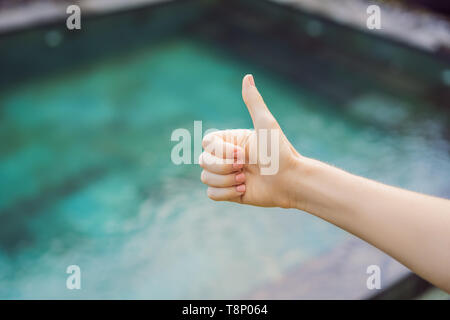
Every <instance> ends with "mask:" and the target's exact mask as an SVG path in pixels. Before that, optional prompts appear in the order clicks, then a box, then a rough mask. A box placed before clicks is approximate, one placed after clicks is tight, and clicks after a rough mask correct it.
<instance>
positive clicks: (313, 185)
mask: <svg viewBox="0 0 450 320" xmlns="http://www.w3.org/2000/svg"><path fill="white" fill-rule="evenodd" d="M298 161H299V164H298V166H297V167H296V169H294V171H295V172H296V173H295V174H292V179H291V181H290V182H289V184H291V185H292V188H293V190H296V191H297V194H296V197H295V199H297V201H294V202H293V206H294V207H295V208H297V209H300V210H304V211H307V212H309V213H311V214H314V215H316V216H318V217H320V218H322V219H324V220H327V221H329V222H331V223H333V224H335V225H336V226H338V227H340V228H342V229H344V230H346V231H348V232H351V233H352V234H354V235H356V236H358V237H359V238H361V239H363V240H365V241H367V242H369V243H371V244H372V245H374V246H376V247H377V248H379V249H380V250H382V251H384V252H386V253H387V254H389V255H390V256H392V257H394V258H395V259H397V260H398V261H400V262H401V263H403V264H404V265H405V266H407V267H408V268H410V269H411V270H412V271H414V272H415V273H417V274H418V275H420V276H422V277H423V278H424V279H427V280H428V281H430V282H431V283H433V284H435V285H436V286H438V287H441V288H442V289H444V290H445V291H447V292H450V201H449V200H444V199H440V198H435V197H431V196H426V195H422V194H419V193H415V192H411V191H407V190H403V189H399V188H395V187H391V186H387V185H384V184H381V183H378V182H375V181H372V180H368V179H365V178H362V177H358V176H355V175H352V174H350V173H347V172H345V171H342V170H339V169H337V168H334V167H331V166H329V165H326V164H324V163H321V162H319V161H315V160H311V159H299V160H298ZM296 178H297V179H296Z"/></svg>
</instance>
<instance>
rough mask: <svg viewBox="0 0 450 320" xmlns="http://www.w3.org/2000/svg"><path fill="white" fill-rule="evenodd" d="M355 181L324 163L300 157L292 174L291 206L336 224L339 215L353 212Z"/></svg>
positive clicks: (350, 176)
mask: <svg viewBox="0 0 450 320" xmlns="http://www.w3.org/2000/svg"><path fill="white" fill-rule="evenodd" d="M355 178H357V177H356V176H353V175H352V174H350V173H347V172H345V171H343V170H341V169H338V168H335V167H333V166H330V165H328V164H326V163H323V162H321V161H318V160H315V159H311V158H307V157H303V156H301V157H298V158H297V159H295V165H294V169H293V172H292V173H291V174H289V183H288V185H289V190H290V192H289V198H290V201H289V203H290V207H291V208H295V209H298V210H302V211H306V212H309V213H311V214H313V215H316V216H318V217H321V218H323V219H325V220H327V221H330V222H333V220H334V219H335V217H336V214H339V213H343V212H347V213H350V212H351V211H352V210H353V209H352V208H353V207H352V203H353V202H355V201H354V200H355V199H353V198H352V197H353V195H352V194H353V192H354V191H352V189H353V188H351V184H352V181H353V180H354V179H355Z"/></svg>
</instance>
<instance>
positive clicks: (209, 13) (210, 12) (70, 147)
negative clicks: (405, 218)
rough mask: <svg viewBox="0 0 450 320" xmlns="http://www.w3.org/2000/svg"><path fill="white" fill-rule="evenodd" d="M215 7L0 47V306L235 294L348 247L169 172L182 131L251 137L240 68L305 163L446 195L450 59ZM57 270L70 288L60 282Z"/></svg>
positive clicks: (188, 172)
mask: <svg viewBox="0 0 450 320" xmlns="http://www.w3.org/2000/svg"><path fill="white" fill-rule="evenodd" d="M238 5H242V6H243V9H242V10H239V11H237V10H234V9H235V8H234V7H233V6H238ZM217 6H219V5H217ZM217 6H216V5H205V4H204V3H203V2H202V1H188V2H186V3H182V4H179V3H175V4H167V5H163V6H157V7H149V8H146V9H141V10H138V11H130V12H125V13H121V14H116V15H111V16H107V17H94V18H92V19H89V20H88V21H87V22H86V23H85V26H84V27H83V31H82V32H81V33H79V34H71V33H70V32H68V31H64V29H62V27H59V26H58V25H49V26H45V27H42V28H40V29H38V30H35V31H26V32H21V33H16V34H10V35H6V36H4V37H3V41H2V42H1V43H2V48H1V50H0V60H1V61H2V63H4V61H7V62H8V63H7V64H6V65H2V69H3V70H5V74H4V76H3V77H2V81H0V123H1V126H0V137H1V141H2V144H1V147H0V156H1V161H0V176H1V179H0V190H1V192H0V270H1V272H0V283H1V286H0V298H6V299H9V298H37V299H46V298H86V299H90V298H113V299H114V298H125V299H129V298H136V299H141V298H148V299H161V298H169V299H170V298H172V299H179V298H192V299H197V298H239V297H242V296H246V295H248V294H249V293H251V292H252V291H253V290H254V289H255V288H257V287H259V286H261V285H263V284H266V283H271V282H276V281H277V279H279V278H280V277H282V276H283V274H285V273H286V272H287V270H291V269H292V268H295V267H296V266H299V265H302V264H303V263H305V262H307V261H308V260H310V259H313V258H314V257H317V256H320V255H321V254H324V253H325V252H328V251H331V250H333V248H335V247H336V246H338V245H339V244H342V243H344V242H345V241H347V240H348V239H349V238H350V235H348V234H347V233H345V232H343V231H341V230H339V229H338V228H336V227H334V226H332V225H330V224H328V223H326V222H323V221H320V220H319V219H317V218H314V217H312V216H310V215H308V214H305V213H301V212H295V211H291V210H287V211H286V210H282V209H277V208H273V209H260V208H254V207H241V206H237V205H235V204H228V203H216V202H213V201H210V200H209V199H208V198H207V197H206V194H205V186H204V185H202V184H201V182H200V180H199V175H200V171H201V170H200V168H199V167H198V166H195V165H182V166H176V165H174V164H173V163H172V162H171V161H170V152H171V148H172V147H173V146H174V144H175V143H173V142H171V141H170V135H171V133H172V131H173V130H175V129H177V128H187V129H189V130H193V122H194V121H195V120H201V121H202V122H203V129H204V130H206V129H208V128H219V129H223V128H240V127H251V119H250V117H249V115H248V113H247V110H246V108H245V106H244V104H243V102H242V101H241V93H240V85H241V78H242V76H243V75H244V74H245V73H253V74H254V75H255V79H256V81H257V83H258V87H259V88H260V90H261V92H262V94H263V95H264V98H265V100H266V102H267V104H268V105H269V106H270V108H271V110H272V112H273V113H274V115H275V116H276V117H277V119H278V121H279V123H280V125H281V126H282V127H283V129H284V130H285V132H286V135H287V136H288V137H289V139H290V140H291V141H292V143H293V144H294V146H295V147H296V148H297V149H298V150H299V151H300V152H302V153H304V154H305V155H307V156H310V157H315V158H318V159H321V160H323V161H326V162H329V163H332V164H334V165H336V166H339V167H341V168H344V169H347V170H350V171H351V172H353V173H356V174H361V175H364V176H367V177H370V178H374V179H377V180H380V181H383V182H386V183H390V184H394V185H398V186H401V187H405V188H409V189H413V190H417V191H421V192H426V193H430V194H435V195H438V196H446V197H448V196H449V195H450V185H449V181H450V179H449V178H450V153H449V151H450V143H449V136H450V135H449V113H448V107H449V105H448V100H446V99H444V98H442V96H444V97H445V94H446V93H445V92H446V91H448V85H449V83H446V80H445V79H446V78H445V77H446V74H447V73H448V72H450V71H449V70H450V65H449V64H448V62H447V61H444V60H440V59H438V58H435V57H431V56H429V55H427V54H424V53H421V52H416V51H414V50H412V49H410V48H404V47H401V46H399V45H398V44H394V43H389V42H384V41H383V40H382V39H371V38H370V36H368V35H364V34H360V33H357V32H353V31H351V30H345V29H340V27H339V26H335V25H333V24H327V22H325V21H321V20H320V19H317V18H315V17H310V16H305V15H302V14H294V13H288V12H285V11H284V10H283V9H279V11H276V13H277V14H273V15H272V17H271V18H270V19H268V20H267V21H264V22H262V21H261V20H260V19H256V18H257V17H258V15H263V14H265V10H266V8H265V7H264V6H265V5H260V7H258V8H259V9H258V10H259V11H258V10H255V11H251V13H250V11H248V10H247V9H246V7H245V5H243V4H241V3H240V2H239V1H234V2H233V4H232V5H230V6H226V7H224V8H223V7H220V6H219V7H217ZM217 12H221V14H222V15H221V16H220V18H218V15H217ZM236 12H239V14H237V13H236ZM286 15H288V16H289V19H288V20H287V21H288V25H287V26H286V25H284V24H283V23H281V22H280V21H285V23H286V19H285V18H286ZM174 17H183V19H184V20H183V19H174ZM255 17H256V18H255ZM252 18H253V19H252ZM174 20H176V21H174ZM111 26H114V27H113V28H112V27H111ZM293 26H295V28H293ZM269 27H270V28H269ZM285 28H289V30H291V34H288V35H286V37H285V38H283V39H281V38H279V37H278V36H277V35H278V33H283V30H285ZM268 30H270V32H269V31H268ZM311 30H313V31H311ZM318 30H319V31H318ZM238 32H239V35H240V36H239V37H237V34H238ZM338 34H339V35H341V34H342V35H343V40H342V41H341V42H340V43H337V42H335V41H333V40H330V39H335V37H336V36H337V35H338ZM368 41H375V43H376V44H377V45H372V48H368V47H367V43H368ZM349 43H350V44H352V45H353V46H352V47H349V48H347V49H346V50H344V47H345V46H346V45H347V44H349ZM327 46H328V47H332V48H334V50H331V51H330V50H323V49H324V48H326V47H327ZM305 47H308V48H309V49H310V50H303V49H304V48H305ZM5 48H6V51H5ZM374 50H375V51H374ZM31 52H32V53H33V54H31ZM300 52H301V53H300ZM350 52H353V54H354V56H351V55H350ZM31 55H32V56H33V57H31ZM386 57H389V61H387V60H386ZM449 82H450V81H449ZM433 93H434V95H432V94H433ZM72 264H76V265H79V266H80V268H81V271H82V290H68V289H67V288H66V286H65V283H66V278H67V276H68V275H67V274H66V273H65V271H66V268H67V266H69V265H72Z"/></svg>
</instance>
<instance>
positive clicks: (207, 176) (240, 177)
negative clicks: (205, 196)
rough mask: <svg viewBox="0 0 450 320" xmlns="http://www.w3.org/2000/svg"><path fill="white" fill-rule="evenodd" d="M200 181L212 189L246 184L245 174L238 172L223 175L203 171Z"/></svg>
mask: <svg viewBox="0 0 450 320" xmlns="http://www.w3.org/2000/svg"><path fill="white" fill-rule="evenodd" d="M200 179H201V181H202V182H203V183H204V184H207V185H209V186H211V187H217V188H225V187H232V186H237V185H240V184H242V183H244V182H245V174H244V173H243V172H236V173H231V174H225V175H223V174H216V173H213V172H210V171H206V170H203V171H202V174H201V176H200Z"/></svg>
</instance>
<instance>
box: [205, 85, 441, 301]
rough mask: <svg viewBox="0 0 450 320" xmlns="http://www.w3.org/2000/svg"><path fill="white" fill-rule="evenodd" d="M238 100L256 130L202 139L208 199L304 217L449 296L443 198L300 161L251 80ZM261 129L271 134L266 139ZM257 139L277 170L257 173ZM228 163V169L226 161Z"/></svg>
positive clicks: (260, 167) (264, 165)
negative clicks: (374, 250) (365, 245)
mask: <svg viewBox="0 0 450 320" xmlns="http://www.w3.org/2000/svg"><path fill="white" fill-rule="evenodd" d="M242 95H243V99H244V102H245V103H246V105H247V108H248V110H249V112H250V115H251V117H252V120H253V124H254V128H255V130H245V129H237V130H225V131H219V132H215V133H212V134H209V135H207V136H205V138H204V140H203V147H204V148H205V152H203V153H202V155H201V157H200V165H201V166H202V167H203V169H204V170H203V172H202V175H201V180H202V181H203V182H204V183H205V184H207V185H208V186H209V188H208V196H209V197H210V198H211V199H213V200H217V201H233V202H237V203H242V204H250V205H255V206H262V207H283V208H297V209H300V210H304V211H307V212H309V213H311V214H313V215H315V216H318V217H320V218H322V219H324V220H326V221H329V222H331V223H333V224H335V225H336V226H338V227H340V228H342V229H344V230H346V231H348V232H350V233H352V234H354V235H356V236H358V237H360V238H361V239H363V240H365V241H367V242H369V243H371V244H373V245H374V246H376V247H378V248H379V249H381V250H383V251H384V252H386V253H387V254H389V255H391V256H392V257H394V258H395V259H397V260H398V261H400V262H401V263H403V264H404V265H405V266H407V267H408V268H410V269H411V270H412V271H414V272H415V273H417V274H418V275H420V276H422V277H423V278H424V279H427V280H428V281H430V282H431V283H433V284H434V285H436V286H438V287H440V288H442V289H444V290H445V291H447V292H449V293H450V200H445V199H440V198H435V197H431V196H426V195H422V194H419V193H415V192H411V191H407V190H402V189H399V188H395V187H391V186H387V185H384V184H381V183H378V182H375V181H372V180H369V179H365V178H362V177H358V176H355V175H352V174H350V173H347V172H345V171H343V170H340V169H337V168H335V167H332V166H330V165H327V164H325V163H322V162H320V161H317V160H314V159H310V158H307V157H304V156H302V155H301V154H300V153H299V152H297V151H296V150H295V149H294V148H293V146H292V145H291V144H290V143H289V141H288V140H287V138H286V136H285V135H284V134H283V132H282V130H281V128H280V127H279V125H278V123H277V122H276V120H275V118H274V117H273V116H272V114H271V113H270V111H269V109H268V108H267V106H266V105H265V103H264V101H263V99H262V97H261V95H260V94H259V92H258V90H257V89H256V86H255V84H254V80H253V77H251V76H246V77H244V80H243V86H242ZM263 131H266V132H267V131H269V132H270V131H274V132H275V133H277V135H275V136H273V137H272V136H271V137H272V138H271V139H268V140H267V139H266V140H265V139H264V138H266V137H267V136H268V135H263V133H261V132H263ZM274 137H275V138H274ZM261 141H266V142H267V146H266V147H267V148H266V149H270V150H272V158H271V161H272V163H271V164H273V163H275V162H276V166H275V168H276V169H277V170H276V171H274V172H269V174H263V173H262V172H263V170H264V168H265V169H267V163H262V162H261V161H260V160H261V153H260V149H261V148H260V147H261ZM273 145H276V148H274V149H271V147H272V146H273ZM255 146H256V147H255ZM274 155H276V157H273V156H274ZM230 159H231V160H232V161H231V164H230V162H226V161H225V160H230ZM251 159H258V161H257V162H252V161H251ZM233 162H234V164H233ZM266 171H267V170H266Z"/></svg>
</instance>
